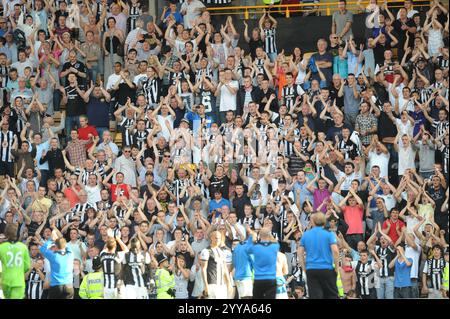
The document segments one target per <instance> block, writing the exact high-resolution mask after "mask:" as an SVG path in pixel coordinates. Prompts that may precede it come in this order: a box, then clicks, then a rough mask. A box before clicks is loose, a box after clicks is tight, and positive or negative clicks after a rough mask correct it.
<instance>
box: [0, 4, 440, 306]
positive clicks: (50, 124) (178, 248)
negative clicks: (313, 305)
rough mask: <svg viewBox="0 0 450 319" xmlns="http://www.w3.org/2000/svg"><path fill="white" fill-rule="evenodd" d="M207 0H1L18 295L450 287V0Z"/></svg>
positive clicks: (373, 291) (8, 226) (3, 145)
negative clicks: (323, 25) (293, 2)
mask: <svg viewBox="0 0 450 319" xmlns="http://www.w3.org/2000/svg"><path fill="white" fill-rule="evenodd" d="M203 2H204V3H203ZM203 2H202V1H199V0H184V1H182V0H180V1H167V7H165V8H164V11H163V13H162V15H161V16H156V17H155V16H151V15H150V14H149V13H148V9H147V6H146V5H147V2H145V1H139V0H129V1H125V0H118V1H116V0H114V1H110V0H79V1H77V0H72V1H69V2H66V1H64V0H62V1H59V0H58V1H54V0H34V1H26V0H3V1H2V4H1V9H0V11H1V12H0V105H1V122H0V126H1V127H0V157H1V158H0V175H1V177H0V188H1V190H0V192H1V193H0V242H3V243H2V244H0V261H1V269H2V276H1V282H2V284H1V287H2V298H27V299H42V298H87V299H94V298H130V299H134V298H137V299H148V298H158V299H162V298H169V299H170V298H182V299H187V298H252V297H253V298H292V299H304V298H346V299H353V298H362V299H393V298H419V297H428V298H448V241H449V235H448V234H449V225H448V201H449V190H448V177H449V175H448V166H449V124H448V112H449V102H448V87H449V80H448V70H449V46H448V34H449V31H448V29H449V15H448V8H447V7H445V6H444V4H442V3H441V2H439V1H437V0H434V1H430V5H429V7H427V8H426V9H425V10H423V11H421V12H418V11H417V10H415V9H414V6H413V5H414V4H413V3H412V1H411V0H405V1H404V7H402V8H400V9H398V8H395V9H394V8H389V6H388V5H387V4H386V3H385V2H384V3H382V2H381V1H378V2H377V1H376V0H370V3H369V4H368V5H366V4H364V5H363V4H361V3H359V5H360V12H361V13H362V12H364V14H365V27H366V31H365V34H366V38H364V39H358V41H357V40H356V39H355V38H354V36H353V31H352V28H353V14H352V13H351V12H350V11H348V10H347V9H346V2H345V1H339V8H338V10H337V11H336V12H334V14H333V16H332V27H331V30H330V32H329V34H324V35H323V37H322V38H319V39H317V50H316V52H314V53H313V54H308V53H306V52H304V51H303V50H302V48H299V47H296V48H295V49H294V50H293V51H292V52H286V51H285V50H284V49H283V48H282V47H279V46H278V45H277V40H276V38H277V33H279V32H286V31H287V30H281V29H280V30H279V28H278V21H277V17H274V15H273V14H272V13H271V12H272V10H269V9H268V10H267V11H266V10H264V14H262V15H260V16H258V17H255V19H256V20H254V21H253V22H252V23H253V24H255V23H257V26H256V27H255V28H251V27H249V24H250V22H247V21H248V20H247V21H246V20H244V21H242V22H241V21H237V20H236V19H233V18H231V17H228V18H227V19H226V21H225V22H224V23H223V24H220V23H215V19H214V18H212V17H211V15H210V12H209V11H208V10H206V9H205V6H209V5H220V4H226V3H228V2H229V1H222V0H209V1H206V0H205V1H203ZM446 5H447V6H448V2H447V4H446ZM237 23H239V24H243V26H239V28H238V27H237ZM237 29H243V30H244V31H243V32H238V31H237ZM59 116H60V117H61V120H60V121H59V120H58V117H59ZM55 119H56V121H55ZM319 230H320V231H319ZM323 231H325V233H323ZM316 236H318V237H316ZM319 238H320V240H319ZM330 247H331V248H332V250H331V252H329V251H327V249H328V248H330ZM305 254H306V256H305ZM316 270H326V271H329V272H328V273H327V278H328V279H330V280H328V281H327V285H326V286H324V285H322V287H319V288H318V286H320V280H321V279H320V278H319V279H318V276H317V273H316V272H315V271H316ZM330 282H331V284H330ZM320 290H321V291H322V292H318V291H320Z"/></svg>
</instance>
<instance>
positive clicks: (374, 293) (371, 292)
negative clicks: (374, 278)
mask: <svg viewBox="0 0 450 319" xmlns="http://www.w3.org/2000/svg"><path fill="white" fill-rule="evenodd" d="M357 286H358V289H359V290H360V291H361V287H360V286H359V285H357ZM361 299H377V290H376V289H375V288H369V294H368V295H361Z"/></svg>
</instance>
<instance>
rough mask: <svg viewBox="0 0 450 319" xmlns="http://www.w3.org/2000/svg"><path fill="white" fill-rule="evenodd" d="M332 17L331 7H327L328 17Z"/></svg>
mask: <svg viewBox="0 0 450 319" xmlns="http://www.w3.org/2000/svg"><path fill="white" fill-rule="evenodd" d="M330 15H331V10H330V5H327V16H330Z"/></svg>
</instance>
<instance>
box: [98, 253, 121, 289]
mask: <svg viewBox="0 0 450 319" xmlns="http://www.w3.org/2000/svg"><path fill="white" fill-rule="evenodd" d="M100 261H101V262H102V269H103V278H104V285H105V286H104V287H105V288H106V289H115V288H117V280H118V279H119V274H120V269H121V261H120V257H119V255H118V254H117V253H108V252H107V251H102V252H101V253H100Z"/></svg>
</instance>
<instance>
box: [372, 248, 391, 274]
mask: <svg viewBox="0 0 450 319" xmlns="http://www.w3.org/2000/svg"><path fill="white" fill-rule="evenodd" d="M376 253H377V256H378V257H379V258H380V260H381V264H382V267H381V268H380V270H379V276H380V277H381V278H385V277H391V276H394V269H393V268H389V263H390V262H391V261H392V260H393V259H394V258H395V255H396V254H395V250H392V248H391V247H390V246H389V247H386V248H383V247H381V246H377V249H376Z"/></svg>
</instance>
